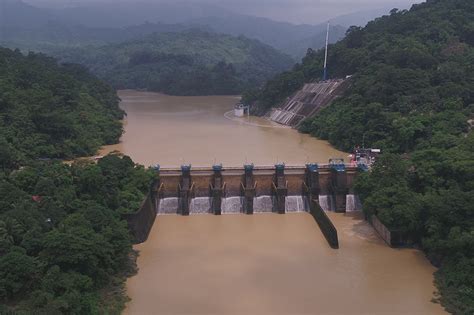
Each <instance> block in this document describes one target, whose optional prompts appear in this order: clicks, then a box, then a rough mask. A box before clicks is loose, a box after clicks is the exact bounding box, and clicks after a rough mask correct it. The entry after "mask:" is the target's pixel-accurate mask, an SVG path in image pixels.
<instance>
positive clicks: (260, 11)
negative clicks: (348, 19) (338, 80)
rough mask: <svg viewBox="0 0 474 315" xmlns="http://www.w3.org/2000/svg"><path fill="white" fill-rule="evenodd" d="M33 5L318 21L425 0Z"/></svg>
mask: <svg viewBox="0 0 474 315" xmlns="http://www.w3.org/2000/svg"><path fill="white" fill-rule="evenodd" d="M25 1H26V2H29V3H31V4H33V5H48V6H55V7H64V6H78V5H90V4H96V3H98V2H107V3H111V4H113V3H118V2H129V3H139V2H154V3H157V2H181V3H192V4H207V5H215V6H219V7H222V8H225V9H228V10H232V11H234V12H236V13H241V14H250V15H256V16H263V17H268V18H272V19H276V20H281V21H288V22H294V23H298V24H300V23H309V24H315V23H320V22H322V21H325V20H328V19H330V18H332V17H336V16H339V15H345V14H349V13H354V12H360V11H368V10H375V9H380V8H387V9H389V8H408V7H409V6H410V5H411V4H413V3H417V2H421V0H418V1H417V0H175V1H170V0H138V1H137V0H25Z"/></svg>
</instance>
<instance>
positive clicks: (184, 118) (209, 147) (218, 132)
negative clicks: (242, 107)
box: [101, 90, 347, 167]
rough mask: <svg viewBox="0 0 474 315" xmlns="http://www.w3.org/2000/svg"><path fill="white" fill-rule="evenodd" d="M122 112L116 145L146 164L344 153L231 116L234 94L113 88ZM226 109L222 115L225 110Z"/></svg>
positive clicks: (231, 162)
mask: <svg viewBox="0 0 474 315" xmlns="http://www.w3.org/2000/svg"><path fill="white" fill-rule="evenodd" d="M119 96H120V98H121V99H122V102H121V104H120V106H121V108H122V109H124V110H125V111H126V113H127V117H126V119H125V121H124V129H125V133H124V135H123V137H122V139H121V143H120V144H118V145H114V146H107V147H105V148H104V150H102V152H101V153H102V154H105V153H108V152H111V151H113V150H118V151H121V152H124V153H126V154H127V155H130V156H131V157H132V159H133V160H134V161H135V162H137V163H141V164H144V165H147V166H150V165H155V164H160V165H161V166H163V167H166V166H179V165H181V164H183V163H191V164H193V165H195V166H210V165H212V164H214V163H223V164H224V166H225V165H227V166H241V165H242V164H244V163H245V162H248V163H255V164H259V165H270V164H275V163H276V162H285V163H287V164H305V163H307V162H320V163H327V162H328V159H329V158H333V157H336V158H341V157H342V158H344V157H346V156H347V153H343V152H340V151H338V150H336V149H334V148H332V147H331V146H330V145H329V144H328V143H327V142H326V141H320V140H317V139H315V138H312V137H310V136H309V135H304V134H300V133H298V132H297V131H296V130H293V129H291V128H286V127H283V126H281V125H278V124H276V123H270V122H268V121H266V120H264V119H261V118H257V117H251V118H250V120H249V119H247V118H245V119H237V118H234V117H233V114H232V112H229V111H231V110H232V109H233V107H234V105H235V103H236V102H237V101H238V100H239V99H240V98H239V97H236V96H202V97H176V96H168V95H164V94H159V93H150V92H139V91H129V90H127V91H119ZM226 113H227V115H226Z"/></svg>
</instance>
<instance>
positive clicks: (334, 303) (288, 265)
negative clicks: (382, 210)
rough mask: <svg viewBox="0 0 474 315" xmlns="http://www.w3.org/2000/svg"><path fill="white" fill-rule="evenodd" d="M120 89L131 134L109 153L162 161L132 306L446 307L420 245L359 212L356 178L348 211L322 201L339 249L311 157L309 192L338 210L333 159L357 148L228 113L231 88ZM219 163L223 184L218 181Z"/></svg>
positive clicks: (142, 310) (233, 309)
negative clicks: (392, 239)
mask: <svg viewBox="0 0 474 315" xmlns="http://www.w3.org/2000/svg"><path fill="white" fill-rule="evenodd" d="M119 96H120V97H121V99H122V102H121V105H120V106H121V108H122V109H124V110H125V111H126V112H127V117H126V119H125V121H124V130H125V133H124V135H123V137H122V139H121V143H120V144H118V145H113V146H108V147H104V149H103V153H102V154H106V153H107V152H112V151H119V152H122V153H123V154H126V155H129V156H131V157H132V158H133V160H135V161H137V162H138V163H140V164H143V165H146V166H153V165H155V164H157V163H160V164H161V168H160V170H159V172H160V178H161V180H162V181H161V183H159V185H156V186H155V188H156V190H155V191H156V192H157V193H158V191H159V188H160V186H161V184H163V186H162V189H161V192H162V193H163V194H162V195H161V196H162V198H159V199H160V200H159V205H158V206H159V207H158V208H155V207H156V206H157V205H156V204H155V205H153V203H152V198H147V200H145V202H144V205H146V204H148V206H149V209H157V210H156V211H154V212H153V211H151V212H148V213H146V212H144V213H143V214H144V218H143V219H144V221H143V222H149V224H150V226H149V233H148V234H147V235H145V236H143V237H145V239H146V241H145V242H143V243H141V244H137V245H135V246H134V249H135V250H136V251H137V252H138V254H139V256H138V259H137V266H138V273H137V274H136V275H135V276H133V277H131V278H129V279H128V280H127V284H126V290H127V295H128V296H129V297H130V302H128V303H127V306H126V310H125V312H124V313H125V314H131V315H134V314H139V315H148V314H179V315H181V314H223V315H225V314H229V315H230V314H262V315H265V314H282V315H283V314H285V315H286V314H335V315H339V314H347V313H352V314H444V312H443V309H442V308H441V307H440V306H439V305H438V304H434V303H432V302H431V300H432V299H433V292H434V291H435V290H436V289H435V287H434V285H433V272H434V271H435V268H434V267H433V266H432V265H431V264H430V263H429V261H428V260H427V259H426V258H425V257H424V255H423V253H421V252H420V251H417V250H414V249H394V248H391V247H389V246H387V244H386V243H385V242H384V241H383V240H382V238H381V237H380V236H379V234H377V232H376V231H375V230H374V228H373V227H372V226H370V225H369V224H368V223H367V221H365V219H364V217H363V214H362V213H361V212H360V211H351V207H352V206H353V205H354V206H355V207H357V206H356V201H355V200H354V199H356V196H354V195H352V194H351V193H352V191H351V190H350V189H349V190H348V191H347V193H346V192H345V191H344V192H341V196H342V195H343V194H344V193H346V198H345V200H346V205H345V206H344V209H345V210H346V212H339V211H340V210H338V212H335V211H324V212H325V214H326V215H327V217H328V218H329V219H330V221H331V222H332V224H333V226H334V227H335V229H337V236H338V247H339V249H337V250H336V249H334V248H333V247H331V246H330V245H329V243H328V240H327V238H326V237H325V235H324V234H323V233H322V229H321V228H320V227H319V226H318V223H317V221H316V220H315V218H314V216H313V215H312V214H311V208H310V209H309V210H310V211H308V210H307V206H308V204H307V200H308V197H307V196H308V193H307V192H308V189H306V187H304V185H303V182H305V181H308V180H306V176H305V173H306V167H307V164H310V163H317V164H318V173H319V174H318V177H319V178H318V182H319V183H320V187H319V193H318V197H317V198H315V196H316V191H313V198H312V199H311V200H318V201H319V204H320V205H321V207H325V208H326V209H331V208H332V209H336V205H335V203H334V202H333V201H332V200H335V197H334V193H336V194H337V191H335V190H332V182H333V178H334V177H333V175H332V174H331V173H332V172H334V171H333V170H332V169H331V166H330V165H329V164H327V163H328V161H329V159H330V158H344V157H345V156H347V154H348V153H344V152H341V151H338V150H336V149H334V148H332V147H331V146H330V145H329V144H328V143H327V142H325V141H320V140H318V139H315V138H311V137H309V136H308V135H303V134H299V133H298V132H297V131H296V130H294V129H292V128H274V123H272V122H270V121H267V120H264V119H261V118H257V117H249V118H245V119H243V120H229V119H226V118H225V116H224V114H225V113H226V112H229V111H232V110H233V108H234V104H235V102H236V101H237V100H238V98H237V97H234V96H209V97H172V96H167V95H163V94H159V93H150V92H138V91H120V92H119ZM249 122H250V123H249ZM280 127H281V126H280ZM170 139H173V140H174V141H170ZM281 161H284V162H286V165H285V168H284V176H285V179H284V180H283V185H275V186H277V187H278V186H279V187H280V188H281V189H280V194H281V193H284V192H285V188H286V187H285V186H286V185H285V184H286V181H288V185H287V189H288V192H287V194H286V197H285V214H284V215H283V214H279V213H278V211H277V208H273V205H275V203H274V200H275V193H274V191H275V190H274V188H273V184H272V183H274V176H275V174H276V167H275V166H276V165H278V164H280V163H279V162H281ZM346 162H347V161H346ZM218 163H222V164H223V166H222V169H221V174H222V181H221V185H219V182H218V181H214V182H213V178H214V172H215V171H218V170H219V167H217V168H213V166H218V165H215V164H218ZM251 163H254V164H255V165H254V167H253V182H252V181H250V183H245V182H244V177H243V175H245V167H244V164H246V165H249V164H251ZM189 164H191V168H190V181H189V183H190V187H189V188H191V186H192V183H194V189H193V190H191V189H190V190H189V191H190V192H192V191H193V192H194V196H193V195H192V194H191V195H190V197H191V198H190V199H191V202H190V203H189V207H190V208H189V209H190V215H182V214H178V213H177V212H176V213H175V210H176V211H177V205H176V202H177V201H178V200H177V199H173V198H178V199H179V190H178V188H179V184H181V182H180V179H181V176H182V171H183V170H182V168H181V166H182V165H188V166H189ZM345 166H346V168H345V170H346V175H345V176H346V181H344V180H342V179H341V180H342V182H343V183H344V182H346V183H349V184H350V181H351V180H352V179H353V178H355V176H357V173H358V172H359V170H358V168H357V167H356V166H351V165H347V164H346V165H345ZM313 175H314V174H313ZM341 178H344V176H341ZM281 182H282V181H281V180H280V183H281ZM313 182H316V180H313ZM240 183H244V184H245V187H248V188H249V190H248V191H247V194H250V196H252V194H253V192H252V190H251V189H250V188H255V194H256V196H255V197H254V198H252V201H253V210H254V214H253V215H248V214H246V213H245V211H246V209H245V208H244V204H245V203H244V200H242V198H243V196H242V195H241V193H242V192H241V190H240V189H238V187H239V185H240ZM252 183H253V185H254V186H253V187H252ZM255 183H256V186H255ZM157 184H158V183H157ZM211 184H212V185H213V188H214V190H211V186H210V185H211ZM224 184H225V189H222V199H221V200H222V203H221V211H222V212H221V214H222V215H215V214H213V213H212V212H211V211H213V210H212V205H211V203H212V200H210V198H211V194H212V193H213V192H214V195H213V197H212V198H216V199H218V198H219V186H220V188H224V187H223V186H224ZM275 184H276V183H275ZM306 186H308V185H306ZM182 188H184V187H183V185H182ZM308 188H309V187H308ZM324 190H327V191H328V193H329V194H328V195H327V196H326V195H324V193H325V191H324ZM182 192H185V191H182ZM234 194H237V195H234ZM283 195H284V194H283ZM148 197H150V196H148ZM194 197H196V198H198V199H196V200H195V201H193V199H194ZM249 199H250V198H249ZM331 199H332V200H331ZM343 199H344V198H339V200H343ZM155 200H156V199H155ZM188 200H189V199H188ZM280 200H281V199H280ZM302 200H303V203H304V204H302ZM167 203H169V204H167ZM186 204H187V203H186ZM269 205H271V206H272V209H269ZM312 205H313V210H314V208H315V207H314V205H315V203H314V202H313V203H312ZM280 206H281V204H280ZM302 208H304V210H303V211H302V210H301V209H302ZM341 208H342V206H341ZM247 209H248V208H247ZM280 209H281V208H280ZM201 210H202V211H203V213H204V214H199V213H200V212H201ZM336 210H337V209H336ZM157 211H158V212H160V211H161V212H162V213H158V215H157ZM163 211H165V212H166V211H170V212H171V213H170V214H167V213H163ZM195 211H196V212H195ZM136 222H137V223H140V221H136Z"/></svg>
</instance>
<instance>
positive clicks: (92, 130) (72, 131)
mask: <svg viewBox="0 0 474 315" xmlns="http://www.w3.org/2000/svg"><path fill="white" fill-rule="evenodd" d="M122 116H123V112H122V111H121V110H120V109H119V107H118V98H117V96H116V94H115V91H114V90H113V89H112V88H110V87H109V86H108V85H106V84H104V83H102V82H101V81H99V80H98V79H97V78H96V77H94V76H92V75H91V74H89V73H88V72H87V70H85V69H84V68H83V67H81V66H78V65H72V64H65V65H61V66H60V65H58V64H57V63H56V61H55V60H54V59H52V58H48V57H46V56H44V55H41V54H33V53H31V54H29V55H27V56H24V55H22V54H21V53H20V52H19V51H12V50H9V49H4V48H0V168H1V169H10V168H16V167H17V166H19V165H21V164H23V163H25V162H27V161H30V160H33V159H39V158H72V157H75V156H83V155H93V154H95V153H96V150H97V149H98V148H99V147H100V146H101V145H103V144H111V143H116V142H117V141H118V139H119V138H120V136H121V133H122V126H121V123H120V121H119V120H120V119H121V118H122Z"/></svg>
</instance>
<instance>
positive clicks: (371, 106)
mask: <svg viewBox="0 0 474 315" xmlns="http://www.w3.org/2000/svg"><path fill="white" fill-rule="evenodd" d="M473 21H474V2H473V1H472V0H429V1H427V2H426V3H423V4H419V5H415V6H413V7H412V9H411V10H409V11H406V10H404V11H397V10H393V11H392V12H391V14H390V16H384V17H381V18H378V19H376V20H375V21H372V22H370V23H369V24H368V25H367V26H366V27H365V28H358V27H354V28H351V29H350V30H349V32H348V34H347V36H346V38H345V39H344V40H342V41H340V42H338V43H337V44H335V45H331V47H330V49H329V74H330V76H331V77H332V78H341V77H345V76H346V75H353V77H352V78H351V87H350V88H349V89H348V90H347V91H346V93H345V95H344V96H343V97H342V98H340V99H338V100H337V101H335V102H334V103H333V104H332V105H331V106H329V107H328V108H326V109H325V110H323V111H322V112H321V113H320V114H318V116H317V117H315V118H313V119H308V120H307V121H306V122H305V123H304V124H303V126H302V128H301V130H302V131H303V132H307V133H311V134H312V135H314V136H316V137H319V138H322V139H327V140H329V141H330V142H331V143H332V144H333V145H335V146H336V147H338V148H340V149H343V150H351V149H352V148H353V147H354V146H356V145H362V143H364V142H365V145H366V146H369V147H379V148H381V149H382V150H383V152H385V154H384V155H383V156H382V158H380V160H379V161H378V162H377V163H376V165H375V167H374V169H373V170H372V172H370V173H367V174H364V175H363V176H361V177H359V180H358V183H357V189H358V193H359V194H360V195H361V198H362V200H363V203H364V211H365V212H366V213H367V214H375V215H377V216H378V217H379V219H381V221H382V222H383V223H385V224H386V225H387V226H388V227H389V228H391V229H396V230H401V231H403V232H404V233H406V234H407V235H409V236H410V237H411V238H412V239H413V241H414V244H415V245H416V246H420V247H421V248H422V249H423V250H424V251H425V253H426V254H427V256H428V257H429V258H430V260H431V261H432V262H433V263H434V264H435V265H436V266H438V267H440V269H439V271H438V272H437V274H436V282H437V286H438V288H439V290H440V292H441V302H442V303H443V305H444V306H445V307H446V308H447V309H448V310H449V311H450V312H452V313H455V314H473V313H474V134H473V133H472V127H473V125H474V124H473V121H474V120H473V118H474V22H473ZM323 58H324V54H323V52H322V51H318V52H310V53H309V54H308V55H307V56H306V57H305V58H304V59H303V61H302V63H301V64H298V65H296V66H295V67H294V69H293V70H292V71H289V72H285V73H282V74H280V75H278V76H276V77H275V78H273V79H272V80H270V81H268V82H267V84H266V85H265V87H264V88H262V89H260V90H252V91H247V92H246V97H245V99H246V101H247V102H252V103H253V104H254V106H253V107H254V109H257V110H259V111H260V112H264V111H265V110H266V109H268V108H269V107H271V106H275V105H277V104H279V103H280V102H281V101H282V100H284V99H285V98H286V97H288V96H289V95H291V94H292V93H293V92H295V91H296V90H298V89H299V88H301V87H302V86H303V84H304V83H305V82H309V81H312V80H315V79H319V78H321V77H322V70H323V69H322V64H323Z"/></svg>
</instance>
